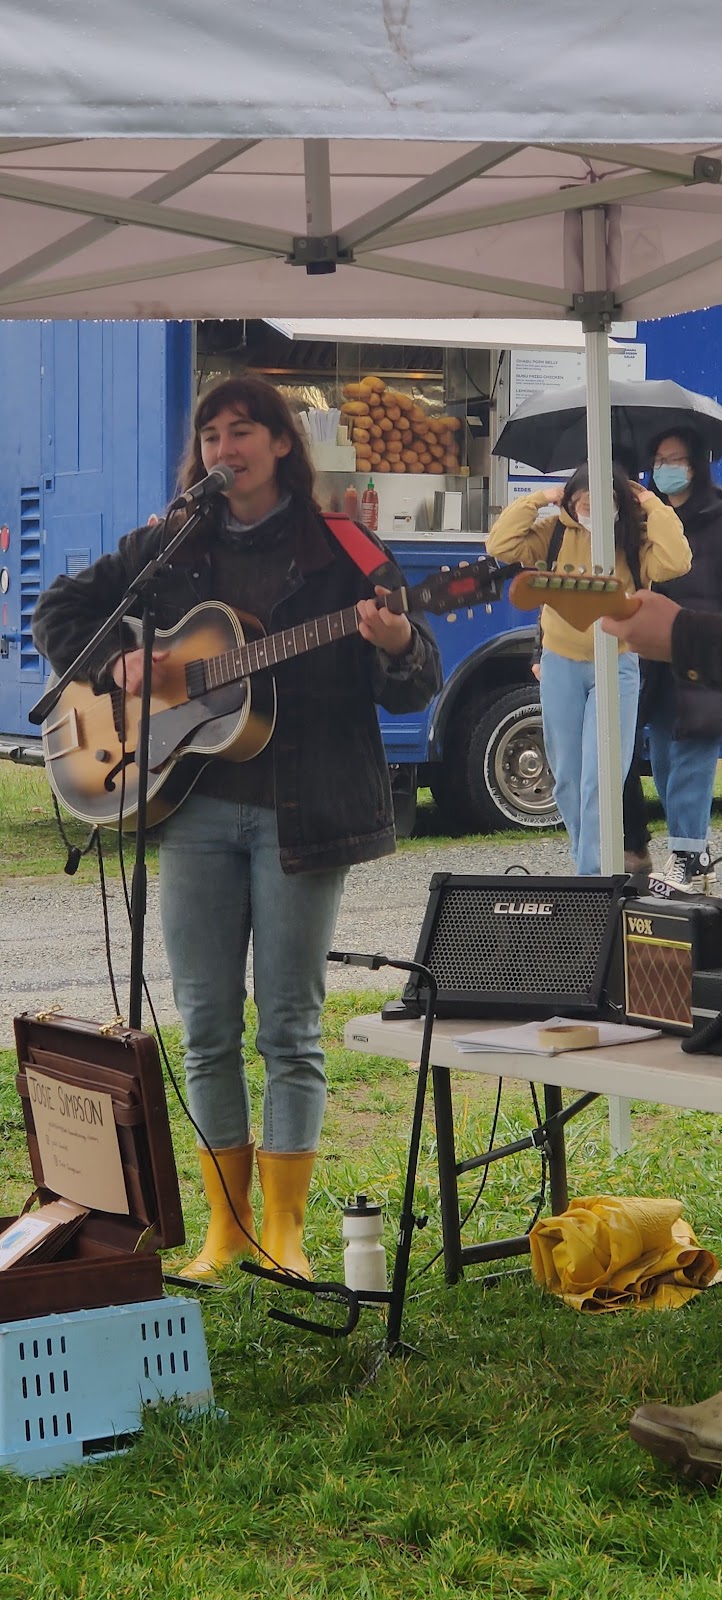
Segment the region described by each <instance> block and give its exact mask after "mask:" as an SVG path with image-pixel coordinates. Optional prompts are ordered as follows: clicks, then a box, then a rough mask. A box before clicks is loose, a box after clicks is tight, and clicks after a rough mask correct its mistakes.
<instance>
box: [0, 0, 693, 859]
mask: <svg viewBox="0 0 722 1600" xmlns="http://www.w3.org/2000/svg"><path fill="white" fill-rule="evenodd" d="M715 22H716V12H715V10H714V7H713V6H712V5H711V4H710V0H688V3H687V5H686V6H685V8H684V10H683V11H680V8H679V5H678V4H677V3H676V0H674V3H673V0H639V3H638V5H637V6H636V7H629V6H626V5H625V6H623V5H621V4H620V0H598V3H597V4H596V5H595V6H590V5H589V3H588V0H563V3H557V5H556V7H554V6H549V7H543V6H540V5H539V3H538V0H515V3H514V4H513V6H512V5H509V4H506V5H504V4H499V3H498V0H454V4H453V5H446V6H442V5H441V4H439V3H438V0H368V3H367V5H366V6H364V7H360V8H356V9H355V10H353V11H349V9H348V8H343V7H339V6H338V5H337V3H336V0H314V4H313V5H312V6H308V5H306V4H304V3H303V0H265V5H264V6H263V7H261V6H257V7H256V6H254V7H250V6H248V5H247V4H243V3H241V4H239V3H238V0H215V3H214V5H213V6H212V7H206V8H200V7H199V6H197V5H194V6H191V5H190V3H189V0H125V4H124V5H122V6H118V5H117V0H113V3H112V4H111V3H110V0H73V4H72V5H71V6H69V5H67V4H66V3H64V0H23V4H22V7H21V6H20V5H19V4H18V3H17V0H16V3H12V0H8V3H6V5H5V6H4V8H3V11H2V16H1V17H0V40H1V41H2V50H1V51H0V316H5V317H114V318H117V317H130V318H143V317H162V318H173V317H223V316H232V317H238V316H244V317H283V318H290V317H306V318H314V317H315V318H317V317H334V318H339V317H348V316H354V317H359V316H363V317H379V316H382V317H396V316H405V317H410V316H413V317H426V316H429V317H433V318H440V317H470V318H477V317H494V318H499V317H514V318H522V317H544V318H545V319H552V320H558V321H577V322H578V321H580V320H581V321H582V323H583V325H584V328H585V338H586V349H587V373H588V390H589V424H590V430H589V437H590V470H591V495H592V515H593V521H594V535H593V554H594V559H595V560H596V561H599V562H601V564H603V565H604V566H610V565H611V563H612V560H613V552H614V546H613V523H612V495H611V471H610V468H611V442H610V427H609V395H608V340H607V330H608V327H609V323H610V320H611V319H612V318H614V320H619V319H627V318H638V317H654V316H661V315H664V314H667V313H670V312H675V311H684V310H690V309H692V308H694V307H696V306H700V305H705V304H710V303H714V302H716V301H719V300H722V76H721V75H720V71H719V61H718V51H717V50H716V48H715V40H714V38H713V37H711V34H712V32H713V30H714V26H715ZM597 632H598V634H599V630H597ZM597 681H598V706H599V719H598V720H599V748H600V756H601V760H600V768H601V770H602V771H603V772H606V774H607V775H608V781H607V782H605V783H603V785H602V802H603V803H602V816H601V828H602V867H603V870H604V871H605V872H606V871H610V870H612V869H613V868H615V867H617V866H619V865H621V860H622V823H621V798H620V797H621V762H620V744H619V718H618V709H617V697H616V654H615V651H614V649H613V647H612V644H611V641H609V640H607V639H606V637H605V636H602V635H601V634H599V640H598V644H597Z"/></svg>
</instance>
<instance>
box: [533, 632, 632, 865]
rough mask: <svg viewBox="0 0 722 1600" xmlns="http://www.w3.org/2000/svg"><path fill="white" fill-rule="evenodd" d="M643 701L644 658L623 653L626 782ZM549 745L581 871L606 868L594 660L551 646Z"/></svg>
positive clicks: (544, 697) (545, 657)
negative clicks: (641, 669)
mask: <svg viewBox="0 0 722 1600" xmlns="http://www.w3.org/2000/svg"><path fill="white" fill-rule="evenodd" d="M638 701H639V659H638V657H637V656H635V655H631V654H630V653H628V652H625V653H623V654H620V657H619V713H620V721H621V727H622V782H624V779H625V778H626V776H627V773H628V771H629V768H630V766H631V763H632V756H633V754H634V737H635V732H636V726H637V704H638ZM541 707H542V724H543V728H544V747H545V750H546V754H547V760H548V762H549V765H550V767H551V769H552V772H553V774H554V798H555V800H556V802H557V805H558V807H559V810H560V811H561V814H562V818H563V821H564V826H565V828H566V830H567V833H568V834H569V839H570V843H571V847H572V855H573V857H574V865H575V867H576V869H577V872H579V873H582V874H587V873H592V874H595V875H598V874H599V873H600V872H601V849H600V842H599V769H598V765H597V695H596V688H595V683H594V662H593V661H568V660H567V658H566V657H565V656H557V655H554V653H553V652H552V651H551V650H543V651H542V658H541Z"/></svg>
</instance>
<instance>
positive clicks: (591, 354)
mask: <svg viewBox="0 0 722 1600" xmlns="http://www.w3.org/2000/svg"><path fill="white" fill-rule="evenodd" d="M583 229H584V234H583V247H584V248H583V259H584V287H585V291H588V290H592V291H594V290H604V289H606V225H605V218H604V213H603V211H601V210H600V211H598V212H596V213H594V212H592V213H588V214H587V216H586V217H585V218H584V219H583ZM584 343H585V351H586V369H587V372H586V376H587V440H588V452H589V498H590V509H591V516H592V562H593V565H594V566H601V567H603V569H604V571H605V572H610V571H612V570H613V568H614V560H615V550H614V499H613V494H612V418H611V408H610V398H609V342H608V336H607V329H606V327H605V326H600V325H599V324H597V326H596V327H585V334H584ZM594 674H595V687H596V700H597V763H598V768H599V834H600V841H599V842H600V855H601V869H602V874H603V876H604V877H608V876H610V875H611V874H612V873H615V872H622V871H623V870H624V827H623V822H622V787H623V782H622V733H621V722H620V715H619V658H618V650H617V643H616V640H615V639H612V638H611V637H610V636H609V635H608V634H606V633H602V630H601V626H600V624H599V623H598V622H597V623H596V624H595V627H594ZM609 1139H610V1143H611V1146H612V1150H613V1152H614V1154H615V1155H620V1154H621V1153H622V1152H623V1151H624V1150H628V1149H629V1147H630V1144H631V1117H630V1109H629V1101H628V1100H624V1099H616V1100H610V1103H609Z"/></svg>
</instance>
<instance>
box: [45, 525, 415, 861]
mask: <svg viewBox="0 0 722 1600" xmlns="http://www.w3.org/2000/svg"><path fill="white" fill-rule="evenodd" d="M217 515H218V513H217V512H213V511H211V512H210V513H209V514H208V516H207V517H206V519H205V521H204V524H203V527H202V530H201V533H200V534H199V535H197V536H196V539H195V543H193V541H192V540H190V541H189V546H187V547H184V548H183V549H182V550H181V551H179V553H178V556H177V557H176V559H175V562H174V566H173V569H172V570H167V571H165V572H164V573H163V574H162V577H161V579H160V581H159V588H158V601H157V623H158V627H159V628H169V627H172V626H174V624H175V623H177V622H179V621H180V619H181V618H182V617H183V616H185V614H186V612H187V611H189V610H190V609H191V607H192V606H195V605H197V604H198V603H199V601H205V600H211V599H214V600H216V599H220V600H222V599H223V598H224V596H223V595H219V594H216V593H214V592H213V571H212V563H211V560H210V557H209V553H208V546H209V543H210V542H211V541H212V539H213V534H214V529H215V526H216V522H215V518H216V516H217ZM288 515H289V517H292V518H293V522H294V530H293V531H294V548H295V555H294V558H293V560H292V562H291V566H290V568H289V572H288V576H287V581H286V584H285V586H284V589H283V592H282V594H281V595H280V597H279V599H278V602H277V604H276V605H275V606H274V609H273V613H272V617H271V630H272V631H274V632H275V631H277V630H280V629H281V628H286V627H293V626H296V625H297V624H298V623H300V622H304V621H306V620H308V619H309V618H311V617H317V616H323V615H324V614H325V613H326V612H330V611H337V610H341V609H344V608H345V607H346V606H352V605H354V604H355V602H356V601H357V600H360V599H363V598H365V597H367V596H370V595H372V594H373V584H372V582H371V581H370V580H369V579H368V578H365V577H364V575H363V573H361V572H360V571H359V569H358V568H357V567H356V566H355V565H354V564H353V562H352V561H351V559H350V557H349V556H347V555H346V553H345V551H344V550H342V549H341V547H340V545H338V544H337V542H336V540H335V539H334V538H333V535H332V534H331V533H330V532H329V530H328V529H327V527H326V524H325V522H324V520H323V518H322V517H321V516H320V515H316V514H315V513H314V514H307V513H305V512H304V511H302V510H301V509H300V508H297V507H295V506H293V505H292V506H291V507H290V508H289V511H288ZM162 526H163V525H162V524H160V525H159V526H157V527H153V528H148V527H144V528H136V529H135V530H134V531H133V532H132V533H129V534H127V535H126V536H125V537H124V538H122V539H121V540H120V543H119V545H118V548H117V550H115V551H113V552H112V553H111V554H109V555H104V556H101V557H100V559H99V560H98V561H96V562H94V563H93V565H92V566H90V567H86V568H85V569H84V570H83V571H81V572H79V573H77V575H76V576H74V577H66V576H64V575H62V574H61V576H60V577H58V578H56V579H55V580H54V582H53V583H52V584H51V585H50V587H49V589H46V590H45V592H44V594H42V595H41V597H40V600H39V601H38V604H37V607H36V610H35V615H34V617H33V638H34V640H35V643H36V645H37V647H38V649H39V650H40V651H41V653H42V654H43V655H44V656H46V657H47V658H48V660H49V661H50V662H51V665H52V666H53V668H54V669H55V671H56V672H63V671H64V670H65V669H66V668H67V667H68V666H70V664H71V663H72V661H73V660H74V659H75V657H76V656H77V655H78V653H79V652H80V650H81V649H82V648H83V646H84V645H85V644H86V643H87V642H88V640H89V639H91V638H92V636H93V634H94V632H95V631H96V629H97V628H98V627H99V626H100V623H101V622H102V621H103V620H104V619H105V618H106V617H107V616H109V615H110V613H111V612H112V611H113V610H114V609H115V607H116V606H117V605H118V603H119V601H120V599H121V598H122V596H123V594H124V593H125V590H126V588H127V586H128V584H129V582H130V581H131V579H132V578H134V577H135V576H137V574H138V572H140V571H141V569H142V568H143V566H144V565H145V563H146V562H147V561H148V560H149V559H150V558H151V557H152V556H154V555H155V554H157V551H158V547H159V544H160V539H161V529H162ZM371 537H373V536H371ZM376 542H377V543H378V546H379V563H380V565H381V566H383V574H382V577H380V578H378V579H377V581H383V582H384V584H385V585H386V587H388V588H393V587H394V586H395V584H398V583H400V582H401V581H402V575H401V573H400V571H399V569H398V567H396V565H395V563H394V562H393V558H392V557H391V554H390V552H389V551H388V550H386V548H385V547H384V546H383V545H382V544H381V543H380V541H376ZM410 620H411V622H412V644H411V648H410V650H409V652H408V654H407V655H405V656H403V657H400V658H398V657H396V658H391V657H389V656H387V655H386V654H385V652H383V651H381V650H377V649H375V648H374V647H373V646H372V645H369V644H368V643H367V642H366V641H365V640H363V639H362V638H361V637H360V635H359V634H355V635H353V636H351V637H350V638H347V639H344V640H342V641H340V642H338V643H333V644H330V645H329V646H328V647H327V648H322V649H317V650H312V651H309V652H308V653H307V654H305V655H302V656H299V657H298V658H296V659H295V660H293V661H289V662H287V663H283V664H282V665H280V666H279V667H277V668H275V669H274V671H275V677H276V688H277V695H278V716H277V722H276V729H275V732H274V735H273V758H274V778H275V793H276V814H277V820H278V834H279V841H280V850H281V864H282V866H283V869H284V871H285V872H303V871H312V870H314V869H321V868H326V867H340V866H351V865H353V864H355V863H357V862H361V861H372V860H375V859H376V858H377V857H379V856H384V855H390V854H392V852H393V850H394V848H395V837H394V824H393V804H392V799H391V787H390V782H389V774H388V767H387V763H386V757H385V754H384V749H383V744H382V740H381V734H380V730H379V725H378V719H377V716H376V710H375V707H376V704H377V703H378V704H379V705H382V706H383V707H384V708H385V709H386V710H387V711H390V712H392V713H397V714H401V713H403V712H407V711H417V710H421V709H422V708H423V707H424V706H426V705H428V703H429V701H430V700H431V699H432V698H433V696H434V695H435V694H436V693H438V690H439V689H440V687H441V665H440V660H439V653H438V649H437V646H436V643H435V640H434V638H433V634H432V633H431V630H430V629H429V628H428V627H427V625H426V624H425V623H424V622H423V621H422V620H421V619H420V618H417V617H413V618H412V619H410ZM123 642H125V644H126V647H127V648H133V647H134V646H135V638H133V639H132V640H131V638H130V637H129V636H128V635H126V637H125V641H123V638H122V634H121V633H120V630H119V633H118V635H117V636H116V638H115V640H114V641H113V642H112V644H111V643H110V642H109V641H106V642H105V645H104V647H103V648H102V651H100V652H99V654H98V657H97V659H96V660H95V661H93V662H92V663H91V665H90V667H89V668H88V669H87V670H88V677H89V679H90V681H91V682H93V683H94V684H95V686H96V687H97V688H98V690H99V692H102V690H103V688H104V684H105V682H106V681H107V680H106V677H105V670H106V667H107V664H108V662H109V661H110V660H111V659H112V657H113V656H115V655H117V653H118V650H119V649H120V647H121V644H122V643H123Z"/></svg>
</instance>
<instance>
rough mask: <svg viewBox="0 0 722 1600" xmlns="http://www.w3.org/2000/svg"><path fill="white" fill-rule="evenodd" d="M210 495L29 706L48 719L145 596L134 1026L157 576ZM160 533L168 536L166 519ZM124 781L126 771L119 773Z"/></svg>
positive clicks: (137, 1002)
mask: <svg viewBox="0 0 722 1600" xmlns="http://www.w3.org/2000/svg"><path fill="white" fill-rule="evenodd" d="M182 504H183V501H182V499H181V502H180V504H179V505H175V504H174V505H173V506H171V508H170V511H169V513H168V515H169V516H170V515H171V513H172V512H173V510H178V509H180V508H182ZM208 505H209V501H208V500H205V501H204V502H203V503H202V504H199V505H198V506H197V508H196V509H195V510H194V511H193V512H192V513H191V515H190V516H189V517H188V520H187V521H186V522H185V523H184V524H183V527H182V528H179V529H178V532H177V533H175V534H174V535H173V538H172V539H171V540H170V542H169V543H168V544H167V545H166V546H165V547H164V548H163V549H161V550H160V551H159V552H158V555H157V556H154V557H152V558H151V560H150V561H148V562H146V565H145V566H144V567H143V569H142V571H140V572H139V573H138V574H137V576H136V577H135V578H133V580H132V582H131V583H130V584H129V585H128V588H127V589H126V591H125V594H124V595H123V598H122V600H121V601H120V603H119V605H117V606H116V608H115V610H114V611H113V612H112V613H111V615H110V616H109V617H108V618H107V620H106V621H105V622H103V623H101V626H100V627H99V628H98V630H97V632H96V633H94V634H93V637H92V639H90V640H89V641H88V643H87V644H86V645H84V647H83V649H82V650H81V651H80V653H79V654H78V655H77V656H76V658H75V660H74V661H73V662H71V664H70V666H69V667H68V668H67V670H66V671H65V672H63V673H62V674H61V676H60V677H59V678H58V679H57V681H56V682H55V683H54V684H53V685H52V687H51V688H50V689H47V690H46V691H45V693H44V694H43V695H41V697H40V699H39V700H38V701H37V702H36V704H35V705H34V706H32V707H31V709H30V711H29V712H28V717H29V720H30V721H31V722H32V723H34V724H36V725H38V724H40V723H42V722H44V721H45V718H46V717H47V716H48V714H49V713H50V712H51V711H52V710H53V709H54V707H55V706H56V705H57V703H58V701H59V699H60V696H61V695H62V694H63V692H64V690H65V689H66V688H67V686H68V684H69V683H72V682H73V681H74V680H75V679H76V678H77V677H79V675H80V673H81V672H82V670H83V667H84V666H85V665H86V663H87V662H88V661H89V660H90V659H91V657H92V656H93V655H94V653H95V651H96V650H97V648H98V646H99V645H100V644H102V643H103V641H104V640H105V639H107V638H109V637H110V635H111V634H112V632H113V630H114V629H115V628H117V627H118V625H119V624H120V623H121V622H122V620H123V618H124V617H125V616H127V615H128V613H129V612H130V611H131V610H132V608H133V606H134V605H135V603H136V601H137V600H138V599H140V602H141V623H142V649H143V677H142V683H141V693H140V722H139V726H138V744H137V749H136V750H135V760H136V764H137V767H138V804H137V821H136V828H135V863H134V866H133V877H132V884H131V900H130V991H129V999H128V1021H129V1024H130V1027H131V1028H140V1027H142V1014H143V949H144V941H145V915H146V906H147V884H148V879H147V869H146V836H147V827H146V819H147V807H148V732H149V727H150V701H151V674H152V668H153V643H154V640H155V627H156V600H157V580H158V577H159V575H160V574H161V573H162V572H163V570H164V568H166V567H169V566H170V565H171V563H172V560H173V557H174V556H175V555H176V554H177V552H178V550H180V548H181V546H182V545H183V544H185V542H186V540H187V539H188V538H189V537H190V535H191V534H192V533H195V531H196V529H197V528H198V527H199V526H200V524H201V522H202V521H203V520H204V517H205V515H206V513H207V510H208ZM160 537H161V539H162V537H163V525H161V531H160ZM120 781H121V782H122V775H121V778H120ZM118 821H119V826H120V828H121V830H122V821H123V819H122V817H121V816H119V819H118Z"/></svg>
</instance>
